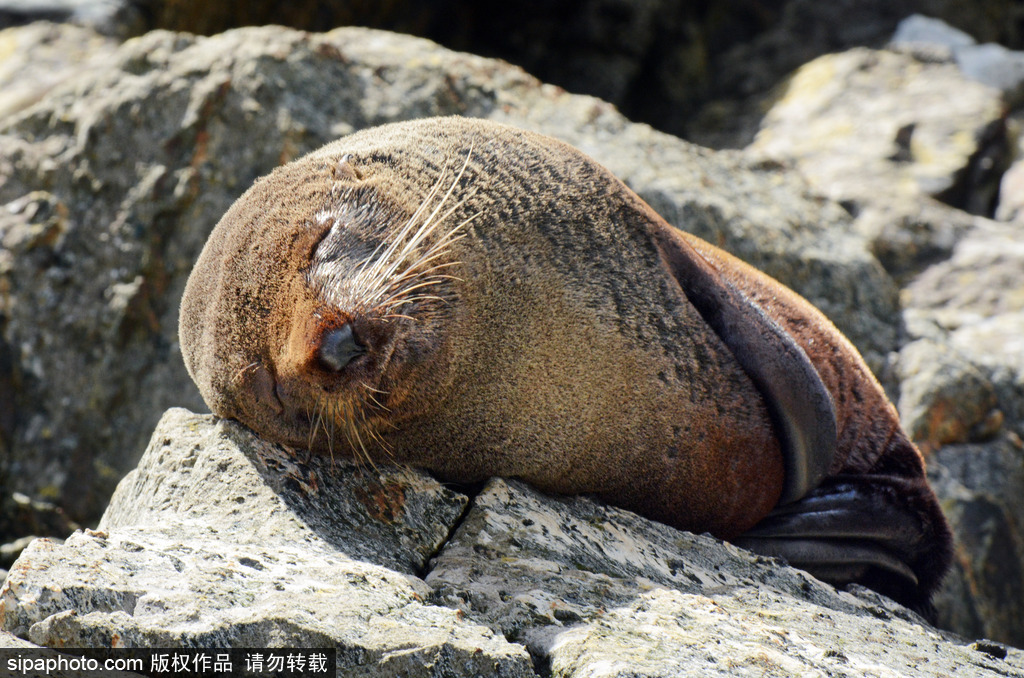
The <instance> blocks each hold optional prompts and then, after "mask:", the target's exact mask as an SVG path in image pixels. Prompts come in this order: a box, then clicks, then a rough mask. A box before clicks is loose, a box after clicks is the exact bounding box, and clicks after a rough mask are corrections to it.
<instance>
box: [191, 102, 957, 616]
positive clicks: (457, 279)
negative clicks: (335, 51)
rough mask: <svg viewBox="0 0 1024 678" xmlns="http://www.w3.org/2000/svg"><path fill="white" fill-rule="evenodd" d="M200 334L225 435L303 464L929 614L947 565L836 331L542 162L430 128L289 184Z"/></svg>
mask: <svg viewBox="0 0 1024 678" xmlns="http://www.w3.org/2000/svg"><path fill="white" fill-rule="evenodd" d="M179 333H180V339H181V346H182V352H183V355H184V359H185V364H186V366H187V368H188V371H189V373H190V374H191V376H192V378H193V380H194V381H195V382H196V384H197V385H198V387H199V389H200V391H201V393H202V396H203V398H204V399H205V400H206V403H207V404H208V405H209V406H210V408H211V410H212V411H213V412H214V413H215V414H217V415H219V416H222V417H230V418H235V419H237V420H239V421H241V422H242V423H244V424H246V425H248V426H249V427H251V428H252V429H254V430H255V431H256V432H258V433H259V434H261V435H262V436H264V437H266V438H268V439H270V440H272V441H276V442H279V443H282V444H285V445H289V446H292V447H299V448H308V449H311V450H313V451H316V452H322V453H330V454H341V455H344V456H348V457H351V458H354V459H361V460H365V461H367V462H370V463H374V462H377V461H382V462H387V461H391V462H395V463H400V464H408V465H411V466H416V467H419V468H423V469H427V470H429V471H432V472H434V473H435V474H437V475H438V476H439V477H441V478H442V479H445V480H450V481H456V482H476V481H480V480H483V479H486V478H488V477H491V476H507V477H518V478H521V479H524V480H526V481H528V482H530V483H532V484H533V485H535V486H536V487H538V488H540V489H542V490H545V491H549V492H556V493H563V494H582V493H587V494H593V495H596V496H597V497H600V498H601V499H603V500H606V501H608V502H609V503H612V504H615V505H618V506H621V507H624V508H627V509H631V510H634V511H637V512H638V513H641V514H643V515H646V516H648V517H650V518H652V519H655V520H658V521H662V522H665V523H668V524H670V525H673V526H676V527H679V528H683V529H687V530H693V531H698V532H701V531H708V532H711V533H712V534H715V535H717V536H720V537H722V538H726V539H731V540H734V541H735V542H737V543H739V544H741V545H744V546H747V547H749V548H752V549H753V550H755V551H758V552H761V553H766V554H770V555H778V556H783V557H786V558H787V559H789V560H790V562H792V563H793V564H794V565H797V566H800V567H804V568H805V569H808V570H810V571H811V572H812V573H814V574H817V575H819V576H820V577H822V578H824V579H826V580H828V581H831V582H834V583H838V584H842V583H846V582H851V581H857V582H860V583H863V584H865V585H868V586H870V587H872V588H875V589H877V590H879V591H882V592H883V593H887V594H889V595H891V596H893V597H895V598H896V599H898V600H900V601H901V602H904V603H907V604H909V605H911V606H914V607H917V608H919V609H922V608H924V607H926V606H927V604H928V601H929V598H930V595H931V593H932V592H933V591H934V589H935V587H936V586H937V584H938V582H939V581H940V579H941V577H942V575H943V573H944V572H945V570H946V569H947V567H948V565H949V562H950V559H951V537H950V532H949V528H948V526H947V525H946V522H945V519H944V517H943V515H942V512H941V510H940V509H939V506H938V502H937V501H936V498H935V496H934V494H933V493H932V491H931V489H930V488H929V486H928V484H927V482H926V480H925V476H924V463H923V460H922V457H921V455H920V453H919V452H918V451H917V449H916V448H915V447H914V445H913V444H912V443H911V442H910V441H909V440H908V439H907V437H906V435H905V434H904V433H903V431H902V430H901V428H900V425H899V421H898V418H897V414H896V411H895V408H894V407H893V406H892V404H891V403H890V402H889V401H888V400H887V399H886V397H885V395H884V393H883V391H882V389H881V387H880V386H879V385H878V383H877V381H876V380H875V378H874V377H873V376H872V374H871V373H870V371H869V370H868V369H867V367H866V366H865V365H864V362H863V360H862V359H861V357H860V356H859V354H858V353H857V351H856V350H855V349H854V348H853V346H852V345H851V344H850V343H849V341H848V340H847V339H846V338H845V337H843V336H842V334H840V333H839V331H838V330H837V329H836V328H835V327H834V326H833V325H832V323H830V322H829V321H828V320H827V319H826V318H825V317H824V316H823V315H822V314H821V313H820V312H819V311H817V310H816V309H815V308H814V307H812V306H811V305H810V304H809V303H808V302H806V301H805V300H803V299H802V298H801V297H799V296H798V295H797V294H796V293H794V292H792V291H791V290H789V289H788V288H786V287H784V286H783V285H781V284H780V283H778V282H777V281H775V280H773V279H772V278H769V277H768V276H766V275H764V274H762V273H760V272H758V271H757V270H755V269H753V268H752V267H750V266H748V265H747V264H745V263H743V262H741V261H739V260H738V259H736V258H734V257H732V256H731V255H729V254H727V253H725V252H723V251H721V250H718V249H716V248H715V247H713V246H711V245H709V244H708V243H706V242H703V241H701V240H699V239H698V238H696V237H694V236H691V235H688V234H686V233H683V232H681V231H678V230H676V229H675V228H673V227H672V226H670V225H669V224H668V223H667V222H665V221H664V220H663V219H662V218H661V217H660V216H658V215H657V214H656V213H655V212H654V211H653V210H652V209H651V208H650V207H649V206H648V205H647V204H646V203H644V202H643V201H642V200H641V199H640V198H639V197H638V196H637V195H636V194H635V193H633V191H631V190H630V189H628V188H627V187H626V186H625V185H624V184H623V183H622V182H620V181H619V180H618V179H616V178H615V177H614V176H613V175H612V174H611V173H610V172H609V171H608V170H606V169H605V168H603V167H602V166H600V165H598V164H597V163H596V162H594V161H593V160H591V159H590V158H588V157H587V156H585V155H584V154H582V153H581V152H579V151H578V150H576V149H574V148H572V147H571V146H568V145H566V144H564V143H562V142H559V141H556V140H554V139H551V138H548V137H544V136H542V135H539V134H535V133H531V132H527V131H523V130H519V129H516V128H513V127H508V126H504V125H499V124H496V123H492V122H486V121H481V120H470V119H463V118H438V119H428V120H419V121H414V122H407V123H400V124H392V125H386V126H383V127H379V128H374V129H370V130H365V131H362V132H359V133H357V134H354V135H352V136H350V137H347V138H344V139H341V140H339V141H336V142H334V143H331V144H329V145H327V146H325V147H323V148H321V149H320V150H318V151H315V152H313V153H311V154H309V155H307V156H305V157H303V158H301V159H299V160H297V161H295V162H292V163H290V164H288V165H285V166H283V167H279V168H278V169H276V170H274V171H273V172H272V173H271V174H270V175H268V176H266V177H264V178H262V179H260V180H259V181H257V182H256V183H255V185H253V187H252V188H250V189H249V190H248V192H246V193H245V194H244V195H243V196H242V197H241V198H240V199H239V200H238V201H237V202H236V203H235V204H234V205H233V206H232V207H231V208H230V210H229V211H228V212H227V213H226V214H225V215H224V217H223V218H222V219H221V221H220V223H219V224H218V225H217V226H216V228H215V229H214V230H213V232H212V234H211V235H210V238H209V240H208V242H207V243H206V246H205V248H204V249H203V251H202V254H201V255H200V257H199V259H198V261H197V263H196V265H195V268H194V270H193V271H192V274H191V276H190V278H189V280H188V284H187V286H186V289H185V293H184V297H183V299H182V304H181V315H180V332H179Z"/></svg>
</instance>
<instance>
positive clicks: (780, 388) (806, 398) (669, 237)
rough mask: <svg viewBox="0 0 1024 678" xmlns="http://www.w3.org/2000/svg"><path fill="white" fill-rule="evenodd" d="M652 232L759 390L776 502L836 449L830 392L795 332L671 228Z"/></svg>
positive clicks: (802, 489) (810, 479)
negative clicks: (778, 467)
mask: <svg viewBox="0 0 1024 678" xmlns="http://www.w3.org/2000/svg"><path fill="white" fill-rule="evenodd" d="M652 235H653V238H654V242H655V244H656V245H657V247H658V248H659V250H660V252H661V255H662V258H663V259H664V261H665V263H666V265H667V266H668V268H669V270H670V271H671V273H672V275H673V276H674V277H675V279H676V281H677V282H678V283H679V286H680V287H681V288H682V291H683V294H685V295H686V298H687V299H688V300H689V301H690V303H691V304H692V305H693V306H694V308H696V309H697V312H698V313H700V315H701V317H702V318H703V319H704V321H705V322H706V323H707V324H708V326H709V327H711V329H712V330H714V332H715V333H716V334H717V335H718V336H719V337H720V338H721V339H722V341H723V342H724V343H725V345H726V346H727V347H728V349H729V351H730V352H731V353H732V354H733V356H734V357H735V358H736V360H737V362H738V363H739V364H740V366H741V367H742V368H743V371H744V372H746V374H747V376H749V377H750V379H751V381H753V382H754V385H755V386H756V387H757V389H758V391H759V392H760V393H761V395H762V396H763V397H764V400H765V404H766V406H767V407H768V411H769V413H770V415H771V417H772V422H773V424H774V425H775V427H776V430H777V433H778V436H779V438H780V443H781V444H782V452H783V460H784V463H785V469H786V478H785V484H784V486H783V491H782V496H781V497H780V498H779V503H780V504H785V503H789V502H793V501H796V500H798V499H800V498H801V497H803V496H804V495H806V494H807V493H808V492H809V491H811V490H812V489H814V488H815V487H817V485H818V484H819V483H820V482H821V481H822V479H824V478H825V476H826V475H827V474H828V472H829V468H830V467H831V466H832V461H833V459H834V457H835V451H836V438H837V432H836V431H837V427H836V416H835V410H834V409H833V405H832V396H831V395H830V394H829V391H828V389H827V388H826V386H825V384H824V383H823V382H822V380H821V377H820V376H819V375H818V372H817V370H816V369H815V367H814V365H813V364H812V362H811V360H810V358H808V357H807V354H806V353H805V352H804V350H803V349H802V348H800V346H799V345H798V344H797V343H796V342H795V341H794V340H793V338H792V337H791V336H789V334H787V333H786V332H785V331H784V330H783V329H782V328H781V327H779V325H778V324H777V323H776V322H775V321H774V320H772V319H771V318H769V317H768V315H767V314H766V313H765V312H764V311H763V310H762V309H761V308H760V307H759V306H757V304H755V303H753V302H752V301H750V300H749V299H748V298H747V297H746V296H745V295H744V294H743V293H742V292H740V291H739V290H738V289H736V288H735V287H734V286H733V285H732V284H731V283H730V282H729V281H728V280H726V278H725V277H724V276H722V275H721V274H720V273H719V272H718V271H717V270H716V269H715V267H714V266H712V265H711V264H710V263H709V262H708V261H707V260H706V259H705V258H704V257H702V256H701V255H700V253H698V252H697V251H696V250H695V249H693V247H691V246H690V244H689V243H687V242H686V240H684V239H683V237H682V236H681V235H680V234H679V233H678V232H676V231H675V229H673V228H672V227H671V226H669V225H667V224H664V223H661V222H658V221H655V222H654V223H653V224H652Z"/></svg>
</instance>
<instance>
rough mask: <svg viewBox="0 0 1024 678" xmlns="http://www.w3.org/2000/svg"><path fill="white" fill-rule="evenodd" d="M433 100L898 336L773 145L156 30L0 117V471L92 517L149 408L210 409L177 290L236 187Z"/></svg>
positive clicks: (337, 36) (535, 85)
mask: <svg viewBox="0 0 1024 678" xmlns="http://www.w3.org/2000/svg"><path fill="white" fill-rule="evenodd" d="M12 30H23V29H12ZM439 114H462V115H468V116H478V117H490V118H494V119H498V120H502V121H505V122H509V123H513V124H519V125H522V126H526V127H531V128H535V129H539V130H541V131H546V132H548V133H551V134H554V135H556V136H560V137H562V138H563V139H565V140H567V141H569V142H570V143H573V144H576V145H577V146H579V147H581V148H582V149H583V150H584V151H587V152H589V153H591V154H593V155H594V156H595V157H596V158H597V159H598V160H600V161H602V162H604V163H605V164H607V165H608V166H609V167H610V168H611V169H612V170H613V171H615V172H616V173H617V174H618V175H619V176H620V177H622V178H623V179H624V180H626V181H627V182H629V183H630V184H631V185H632V186H633V187H634V188H635V189H636V190H637V191H638V192H639V193H640V194H641V195H642V196H643V197H645V198H646V199H647V200H648V201H649V202H651V203H652V205H653V206H654V207H655V208H656V209H658V210H659V211H660V212H661V213H662V214H663V215H664V216H665V217H666V218H668V219H669V220H670V221H672V222H674V223H675V224H677V225H679V226H681V227H682V228H684V229H687V230H691V231H693V232H695V233H697V234H698V235H701V236H703V237H705V238H707V239H709V240H711V241H712V242H715V243H717V244H720V245H723V246H724V247H726V248H727V249H730V250H732V251H734V252H736V253H737V254H739V255H740V256H741V257H743V258H746V259H748V260H750V261H751V262H752V263H754V264H755V265H757V266H759V267H761V268H763V269H764V270H766V271H768V272H769V273H771V274H772V275H775V276H776V277H778V278H780V279H782V280H783V281H784V282H787V283H788V284H790V285H791V286H793V287H795V288H796V289H797V290H799V291H801V292H802V293H804V294H805V296H807V297H808V298H810V299H811V300H812V301H814V302H815V303H817V304H818V305H819V306H820V307H821V308H822V309H823V310H824V311H825V312H826V313H828V314H829V315H830V317H832V319H833V320H834V321H835V322H836V323H837V324H838V325H839V326H840V328H841V329H843V330H844V331H845V332H846V333H847V334H848V335H849V336H850V337H851V338H852V339H853V340H854V342H855V343H857V344H858V345H859V346H860V348H861V349H862V351H864V352H865V354H866V355H867V357H868V358H869V360H870V361H872V364H873V365H875V366H876V367H879V366H881V365H883V364H884V361H885V356H886V355H887V354H888V353H889V352H890V351H892V350H893V349H894V348H895V347H896V340H897V327H898V310H897V295H896V288H895V286H894V285H893V284H892V281H891V280H890V279H889V278H888V277H887V276H885V274H884V272H883V271H882V269H881V267H880V266H879V265H878V263H877V261H875V260H874V259H873V258H872V257H871V256H870V255H869V254H868V253H867V251H866V248H865V244H864V241H863V240H862V239H860V238H858V237H856V236H854V235H851V234H849V233H848V232H847V231H848V228H847V226H848V224H849V217H848V215H846V214H845V213H844V212H843V210H842V209H840V208H839V207H838V206H836V205H834V204H832V203H828V202H823V201H820V200H816V199H812V198H809V197H808V196H806V195H805V191H806V185H805V184H804V183H803V182H802V181H801V180H800V179H799V178H798V177H796V176H795V175H793V174H792V173H785V172H783V171H782V170H781V168H779V167H777V166H774V165H770V164H769V165H758V164H753V163H750V162H748V161H747V160H745V159H744V158H742V157H737V156H717V155H714V154H713V153H711V152H709V151H706V150H703V149H699V148H697V147H694V146H692V145H689V144H687V143H685V142H682V141H680V140H678V139H675V138H673V137H670V136H667V135H664V134H660V133H657V132H654V131H652V130H651V129H650V128H648V127H646V126H643V125H636V124H632V123H629V122H628V121H627V120H626V119H625V118H623V117H622V116H621V115H620V114H618V113H617V112H616V111H615V110H614V109H613V108H611V107H610V106H608V105H607V104H604V103H602V102H600V101H598V100H595V99H591V98H588V97H581V96H574V95H570V94H567V93H565V92H563V91H561V90H558V89H556V88H553V87H550V86H546V85H543V84H542V83H540V82H539V81H537V80H535V79H533V78H532V77H530V76H528V75H526V74H525V73H523V72H522V71H521V70H519V69H516V68H513V67H510V66H508V65H507V64H502V63H499V62H495V61H491V60H487V59H482V58H479V57H473V56H469V55H464V54H457V53H452V52H449V51H446V50H444V49H441V48H439V47H437V46H436V45H434V44H432V43H429V42H426V41H423V40H417V39H412V38H405V37H401V36H396V35H390V34H385V33H380V32H374V31H369V30H363V29H339V30H337V31H334V32H331V33H327V34H308V33H300V32H298V31H291V30H287V29H282V28H276V27H267V28H253V29H241V30H238V31H232V32H228V33H225V34H222V35H218V36H214V37H211V38H197V37H194V36H189V35H183V34H173V33H167V32H156V33H150V34H147V35H146V36H143V37H141V38H138V39H135V40H131V41H129V42H127V43H125V44H124V45H123V46H122V47H121V48H120V49H119V50H118V51H117V52H116V54H115V55H114V58H113V60H112V62H111V63H110V65H109V66H108V67H107V68H105V69H100V70H95V71H90V72H88V73H83V74H82V75H81V76H80V77H79V78H77V79H75V80H74V81H73V82H68V83H66V84H65V85H63V86H60V87H58V88H56V89H54V90H53V91H51V92H50V93H49V94H48V95H47V96H46V97H45V98H44V99H43V100H41V101H40V102H39V103H37V104H35V105H34V106H32V107H31V108H28V109H25V110H24V111H22V112H21V113H20V114H18V115H15V116H10V117H8V118H6V120H5V121H3V122H0V205H3V207H4V209H3V210H2V211H0V384H4V383H7V384H11V388H10V389H9V390H7V389H4V388H0V399H4V398H11V399H12V400H13V402H12V403H10V406H9V407H0V412H2V414H0V448H3V447H6V448H7V449H8V450H9V451H10V452H9V458H8V461H7V464H6V468H0V483H2V484H4V485H7V486H9V487H10V488H11V489H14V490H19V491H22V492H24V493H25V494H29V495H32V496H41V497H44V498H49V499H51V500H53V501H54V502H55V503H57V504H58V505H59V506H61V507H62V508H64V509H65V510H67V511H68V512H69V514H70V515H71V517H72V518H75V519H77V520H80V521H82V522H88V521H90V520H95V518H96V517H97V516H98V515H99V513H100V511H102V508H103V507H104V506H105V505H106V501H107V498H108V497H109V495H110V492H111V491H112V490H113V487H114V485H115V484H116V482H117V480H118V479H119V478H120V477H121V476H122V475H123V474H124V473H126V472H127V471H128V470H129V469H131V468H132V467H133V466H134V464H135V462H136V461H137V457H136V456H135V454H134V451H136V450H141V449H143V447H144V445H145V441H146V439H147V438H148V436H149V433H150V432H151V431H152V427H153V425H154V423H155V421H156V419H157V418H158V417H159V415H160V413H161V412H162V411H163V410H164V409H165V408H166V407H169V406H173V405H187V406H190V407H192V408H194V409H199V408H202V402H201V401H200V399H199V397H198V394H197V392H196V390H195V388H194V386H193V385H192V383H191V381H190V380H189V378H188V376H187V375H186V373H185V370H184V368H183V366H182V363H181V358H180V355H179V351H178V346H177V336H176V334H177V305H178V299H179V298H180V296H181V291H182V289H183V287H184V283H185V279H186V277H187V274H188V272H189V270H190V268H191V266H192V263H193V262H194V261H195V258H196V256H197V255H198V252H199V250H200V248H201V246H202V244H203V242H204V240H205V239H206V235H207V234H208V233H209V231H210V230H211V229H212V227H213V225H214V224H215V223H216V222H217V220H218V219H219V218H220V216H221V215H222V214H223V213H224V211H225V210H226V209H227V208H228V206H229V205H230V204H231V202H232V201H233V200H234V199H235V198H236V197H237V196H238V195H239V194H241V192H242V191H244V190H245V189H246V188H247V187H248V186H249V185H250V184H251V183H252V181H253V180H254V179H255V178H256V177H258V176H260V175H261V174H264V173H266V172H268V171H269V170H270V169H272V168H273V167H274V166H276V165H278V164H280V163H282V162H285V161H287V160H290V159H292V158H294V157H296V156H298V155H300V154H302V153H304V152H306V151H309V150H312V149H314V148H316V147H318V146H320V145H322V144H323V143H325V142H327V141H329V140H332V139H334V138H336V137H338V136H341V135H343V134H345V133H348V132H351V131H353V130H355V129H357V128H362V127H366V126H371V125H376V124H382V123H385V122H389V121H393V120H400V119H407V118H411V117H417V116H426V115H439ZM254 139H258V140H259V141H258V143H253V140H254ZM4 355H7V356H8V358H7V359H6V360H5V359H4ZM5 472H6V473H7V480H4V479H3V475H4V473H5ZM0 496H3V494H0ZM2 527H3V526H0V532H3V531H4V530H3V529H2ZM9 529H12V530H13V529H14V528H9ZM14 536H21V535H14Z"/></svg>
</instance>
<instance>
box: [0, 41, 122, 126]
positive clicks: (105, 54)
mask: <svg viewBox="0 0 1024 678" xmlns="http://www.w3.org/2000/svg"><path fill="white" fill-rule="evenodd" d="M0 44H3V45H5V47H4V50H3V55H2V56H0V118H3V117H5V116H7V115H11V114H12V113H15V112H17V111H20V110H23V109H24V108H26V107H28V106H31V105H32V104H35V103H37V102H38V101H39V100H40V99H42V98H43V97H44V96H45V95H46V94H47V93H48V92H50V91H51V90H53V88H54V87H56V86H58V85H60V84H61V83H64V82H68V81H69V80H71V79H73V78H78V77H84V76H86V74H88V73H89V72H92V71H95V70H96V69H98V68H102V67H103V65H104V64H106V63H108V62H109V61H110V59H111V58H112V56H113V53H114V50H115V49H116V48H117V45H118V43H117V42H116V41H115V40H114V39H112V38H107V37H104V36H101V35H98V34H97V33H96V32H95V31H92V30H89V29H86V28H80V27H78V26H74V25H71V24H52V23H48V22H45V21H40V22H37V23H33V24H31V25H29V26H25V27H22V28H18V29H13V30H12V29H7V30H2V31H0Z"/></svg>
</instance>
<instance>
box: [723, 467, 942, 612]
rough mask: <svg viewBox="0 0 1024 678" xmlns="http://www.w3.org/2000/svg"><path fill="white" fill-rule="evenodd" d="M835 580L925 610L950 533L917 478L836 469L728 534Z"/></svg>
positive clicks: (740, 542)
mask: <svg viewBox="0 0 1024 678" xmlns="http://www.w3.org/2000/svg"><path fill="white" fill-rule="evenodd" d="M733 543H735V544H736V545H737V546H741V547H743V548H746V549H749V550H751V551H754V552H755V553H760V554H762V555H767V556H775V557H781V558H784V559H785V560H787V561H788V562H789V563H790V564H791V565H793V566H795V567H799V568H800V569H803V570H807V571H808V572H810V573H811V574H813V575H814V576H816V577H818V578H819V579H822V580H823V581H827V582H829V583H831V584H833V585H836V586H842V585H845V584H849V583H851V582H856V583H859V584H862V585H864V586H867V587H868V588H871V589H873V590H875V591H878V592H880V593H883V594H885V595H887V596H889V597H890V598H892V599H893V600H896V601H897V602H899V603H902V604H903V605H906V606H907V607H910V608H911V609H914V610H917V611H918V612H920V613H922V614H924V615H925V616H929V615H930V614H931V607H930V603H929V600H930V598H931V594H932V592H933V591H934V589H935V588H936V587H937V586H938V584H939V582H940V581H941V578H942V574H943V573H944V572H945V570H946V568H947V566H948V563H949V560H950V558H951V555H952V545H951V544H952V540H951V537H950V535H949V530H948V528H947V527H946V523H945V520H944V519H943V517H942V512H941V509H940V508H939V506H938V502H937V501H936V500H935V495H934V494H933V493H932V492H931V490H930V489H929V488H928V485H927V483H926V482H925V480H924V478H923V477H917V478H913V477H909V478H908V477H901V476H896V475H882V474H877V473H868V474H839V475H836V476H833V477H831V478H828V479H827V480H826V481H825V482H823V483H822V484H821V485H820V486H819V487H818V488H816V489H815V490H813V491H812V492H811V493H810V494H808V495H807V496H806V497H805V498H804V499H802V500H801V501H799V502H796V503H794V504H789V505H786V506H780V507H778V508H776V509H775V510H774V511H772V512H771V513H770V514H768V516H767V517H766V518H765V519H764V520H762V521H761V522H760V523H758V524H757V525H755V526H754V527H753V529H751V530H748V531H747V532H745V533H743V534H742V535H741V536H740V537H738V538H736V539H734V540H733Z"/></svg>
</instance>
